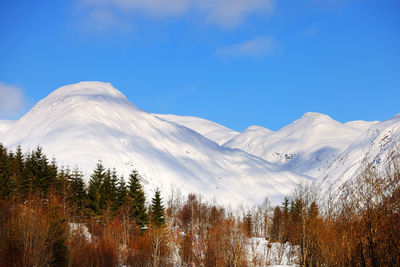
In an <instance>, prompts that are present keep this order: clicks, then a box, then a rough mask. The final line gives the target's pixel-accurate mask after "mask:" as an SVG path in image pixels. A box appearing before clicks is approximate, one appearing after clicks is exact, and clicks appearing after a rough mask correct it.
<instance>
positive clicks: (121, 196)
mask: <svg viewBox="0 0 400 267" xmlns="http://www.w3.org/2000/svg"><path fill="white" fill-rule="evenodd" d="M127 195H128V188H127V187H126V184H125V180H124V177H123V176H121V178H120V179H119V182H118V188H117V200H116V204H117V207H116V209H118V208H120V207H121V206H122V205H123V204H124V203H125V201H126V197H127Z"/></svg>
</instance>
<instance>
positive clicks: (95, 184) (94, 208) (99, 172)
mask: <svg viewBox="0 0 400 267" xmlns="http://www.w3.org/2000/svg"><path fill="white" fill-rule="evenodd" d="M105 176H106V173H105V169H104V166H103V164H102V163H101V162H100V161H99V162H98V163H97V165H96V169H95V170H94V172H93V174H92V175H91V176H90V180H89V187H88V202H89V203H88V208H89V210H90V211H91V212H92V213H94V214H96V215H100V214H101V209H102V208H103V207H102V203H101V188H102V185H103V182H104V179H105Z"/></svg>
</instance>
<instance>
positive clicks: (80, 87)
mask: <svg viewBox="0 0 400 267" xmlns="http://www.w3.org/2000/svg"><path fill="white" fill-rule="evenodd" d="M72 95H85V96H111V97H118V98H124V99H125V98H126V97H125V96H124V95H123V94H122V93H121V92H120V91H119V90H118V89H116V88H115V87H113V86H112V85H111V83H107V82H97V81H84V82H78V83H74V84H70V85H65V86H62V87H60V88H58V89H57V90H55V91H54V92H52V93H51V94H50V95H49V96H48V97H47V98H53V97H64V96H72Z"/></svg>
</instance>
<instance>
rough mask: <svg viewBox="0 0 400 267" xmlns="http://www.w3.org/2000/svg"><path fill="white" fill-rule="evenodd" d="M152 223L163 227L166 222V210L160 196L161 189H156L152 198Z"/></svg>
mask: <svg viewBox="0 0 400 267" xmlns="http://www.w3.org/2000/svg"><path fill="white" fill-rule="evenodd" d="M150 213H151V216H150V219H151V224H152V225H153V226H155V227H161V226H162V225H163V224H164V223H165V215H164V214H165V211H164V206H163V204H162V199H161V196H160V190H158V189H157V190H156V193H155V195H154V198H153V199H152V200H151V212H150Z"/></svg>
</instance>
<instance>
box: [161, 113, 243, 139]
mask: <svg viewBox="0 0 400 267" xmlns="http://www.w3.org/2000/svg"><path fill="white" fill-rule="evenodd" d="M154 115H156V116H157V117H158V118H161V119H163V120H166V121H170V122H174V123H177V124H180V125H183V126H185V127H188V128H189V129H192V130H193V131H196V132H198V133H199V134H201V135H203V136H204V137H206V138H208V139H210V140H212V141H214V142H216V143H217V144H219V145H222V144H224V143H225V142H227V141H228V140H230V139H232V138H233V137H235V136H236V135H238V134H239V133H238V132H236V131H234V130H231V129H229V128H226V127H225V126H222V125H220V124H218V123H215V122H212V121H209V120H205V119H201V118H197V117H192V116H177V115H171V114H154Z"/></svg>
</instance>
